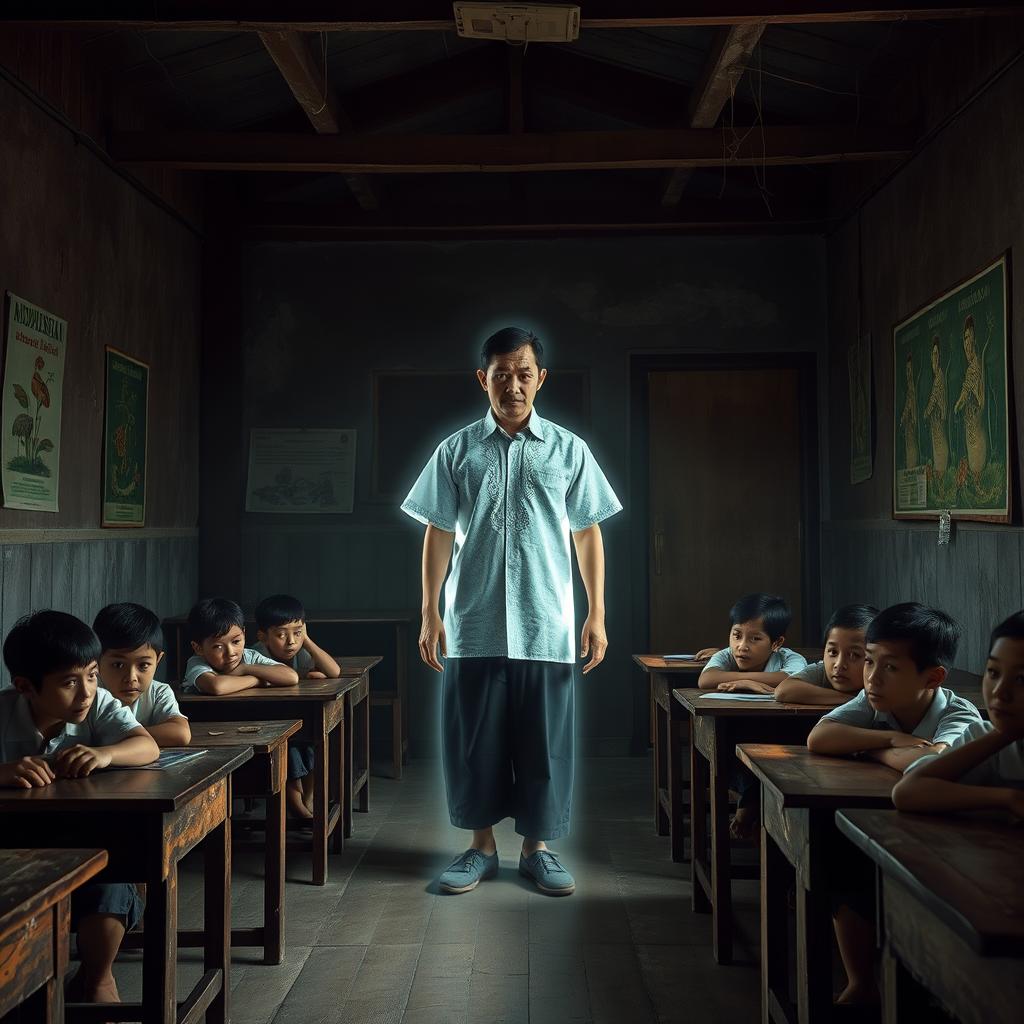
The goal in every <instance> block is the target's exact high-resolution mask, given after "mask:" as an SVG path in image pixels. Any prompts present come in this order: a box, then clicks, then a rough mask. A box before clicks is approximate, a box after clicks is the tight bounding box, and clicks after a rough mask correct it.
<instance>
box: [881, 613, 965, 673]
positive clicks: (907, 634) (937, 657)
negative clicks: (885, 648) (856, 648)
mask: <svg viewBox="0 0 1024 1024" xmlns="http://www.w3.org/2000/svg"><path fill="white" fill-rule="evenodd" d="M961 633H963V628H962V627H961V625H960V623H959V622H957V621H956V619H954V618H953V617H952V616H951V615H947V614H946V613H945V612H944V611H941V610H940V609H938V608H928V607H926V606H925V605H923V604H918V603H917V602H916V601H906V602H904V603H903V604H894V605H892V607H890V608H886V609H885V611H882V612H879V613H878V614H877V615H876V616H875V617H874V618H873V619H872V620H871V623H870V625H869V626H868V628H867V633H866V636H865V640H866V641H867V642H868V643H869V644H877V643H888V642H891V641H893V640H901V641H903V642H905V643H906V644H907V645H908V648H909V649H908V654H909V656H910V658H911V660H912V661H913V662H914V664H915V665H916V666H917V670H918V672H924V671H925V670H926V669H929V668H934V667H935V666H936V665H941V666H942V667H943V668H947V669H948V668H952V667H953V659H954V658H955V657H956V649H957V646H958V645H959V643H960V635H961Z"/></svg>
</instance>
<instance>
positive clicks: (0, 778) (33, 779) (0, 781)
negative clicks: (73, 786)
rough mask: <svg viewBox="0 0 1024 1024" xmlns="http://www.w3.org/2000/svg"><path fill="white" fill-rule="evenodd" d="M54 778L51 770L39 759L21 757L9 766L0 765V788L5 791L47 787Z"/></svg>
mask: <svg viewBox="0 0 1024 1024" xmlns="http://www.w3.org/2000/svg"><path fill="white" fill-rule="evenodd" d="M55 778H56V776H55V775H54V773H53V769H52V768H51V767H50V765H49V764H47V762H46V761H44V760H43V759H42V758H41V757H22V758H20V759H19V760H17V761H12V762H11V763H10V764H0V786H3V787H5V788H7V789H32V788H33V787H34V786H48V785H50V783H51V782H53V780H54V779H55Z"/></svg>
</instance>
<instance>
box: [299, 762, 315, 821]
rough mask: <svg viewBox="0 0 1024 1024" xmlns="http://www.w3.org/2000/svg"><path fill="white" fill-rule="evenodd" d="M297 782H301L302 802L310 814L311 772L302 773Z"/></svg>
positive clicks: (311, 802) (311, 801) (311, 795)
mask: <svg viewBox="0 0 1024 1024" xmlns="http://www.w3.org/2000/svg"><path fill="white" fill-rule="evenodd" d="M299 782H300V783H302V802H303V803H304V804H305V805H306V809H307V810H308V811H309V813H310V814H312V813H313V773H312V772H310V773H309V774H308V775H303V776H302V778H301V779H299Z"/></svg>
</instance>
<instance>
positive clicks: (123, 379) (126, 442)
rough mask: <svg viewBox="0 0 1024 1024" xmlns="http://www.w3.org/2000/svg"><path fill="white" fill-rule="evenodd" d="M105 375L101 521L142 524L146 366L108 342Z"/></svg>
mask: <svg viewBox="0 0 1024 1024" xmlns="http://www.w3.org/2000/svg"><path fill="white" fill-rule="evenodd" d="M106 381H107V406H106V412H105V415H104V420H103V525H104V526H143V525H144V524H145V522H146V416H147V410H148V405H149V367H148V366H147V365H146V364H145V363H140V362H139V361H138V360H137V359H132V358H131V356H126V355H125V354H124V353H123V352H118V351H117V349H113V348H110V347H109V346H108V348H107V372H106Z"/></svg>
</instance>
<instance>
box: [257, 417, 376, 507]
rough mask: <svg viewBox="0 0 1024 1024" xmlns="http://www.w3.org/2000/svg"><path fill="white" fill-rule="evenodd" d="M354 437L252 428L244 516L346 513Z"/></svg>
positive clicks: (331, 432)
mask: <svg viewBox="0 0 1024 1024" xmlns="http://www.w3.org/2000/svg"><path fill="white" fill-rule="evenodd" d="M355 479H356V432H355V431H354V430H303V429H298V428H292V429H288V428H284V429H279V430H271V429H266V428H254V429H253V430H252V431H251V433H250V435H249V477H248V481H247V485H246V491H245V511H246V512H292V513H296V512H298V513H307V514H311V513H313V514H324V513H331V512H351V511H352V504H353V497H354V495H355Z"/></svg>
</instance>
